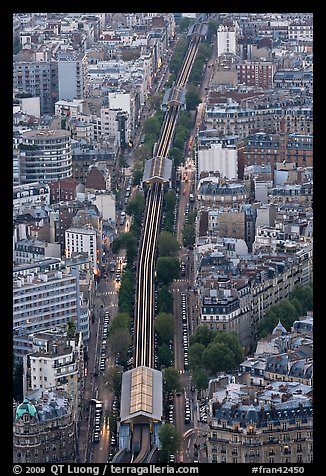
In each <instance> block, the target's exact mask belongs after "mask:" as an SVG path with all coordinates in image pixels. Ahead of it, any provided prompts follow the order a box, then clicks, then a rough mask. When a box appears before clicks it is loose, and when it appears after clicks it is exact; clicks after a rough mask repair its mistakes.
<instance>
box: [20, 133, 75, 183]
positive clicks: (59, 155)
mask: <svg viewBox="0 0 326 476" xmlns="http://www.w3.org/2000/svg"><path fill="white" fill-rule="evenodd" d="M19 148H20V179H21V183H23V184H24V183H33V182H51V181H54V180H58V179H62V178H68V177H71V176H72V156H71V143H70V133H69V132H68V131H64V130H47V131H39V130H37V131H27V132H24V133H23V134H22V142H21V144H20V146H19Z"/></svg>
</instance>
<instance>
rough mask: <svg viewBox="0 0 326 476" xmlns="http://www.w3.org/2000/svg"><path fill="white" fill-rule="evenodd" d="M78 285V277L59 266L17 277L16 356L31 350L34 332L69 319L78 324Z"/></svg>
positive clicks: (14, 298)
mask: <svg viewBox="0 0 326 476" xmlns="http://www.w3.org/2000/svg"><path fill="white" fill-rule="evenodd" d="M77 288H78V283H77V279H76V277H75V276H73V275H72V274H64V273H63V272H62V271H59V270H57V271H45V272H42V273H33V272H31V273H30V274H28V275H27V276H16V277H15V278H14V282H13V350H14V354H15V356H16V357H17V358H22V357H23V355H25V354H27V353H28V352H30V351H31V348H32V344H31V341H30V337H29V336H30V335H31V334H33V333H35V332H37V331H42V330H47V329H50V328H53V327H56V326H59V325H62V324H67V322H69V321H75V322H76V324H77V327H78V316H79V293H78V289H77Z"/></svg>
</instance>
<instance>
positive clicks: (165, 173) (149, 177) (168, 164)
mask: <svg viewBox="0 0 326 476" xmlns="http://www.w3.org/2000/svg"><path fill="white" fill-rule="evenodd" d="M163 160H164V167H163V170H162V173H161V175H155V174H154V175H153V174H152V168H153V164H154V161H155V158H153V159H149V160H146V162H145V168H144V175H143V182H147V181H155V179H156V180H157V181H163V182H168V181H169V180H170V178H171V172H172V160H171V159H163Z"/></svg>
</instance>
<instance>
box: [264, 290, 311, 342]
mask: <svg viewBox="0 0 326 476" xmlns="http://www.w3.org/2000/svg"><path fill="white" fill-rule="evenodd" d="M312 308H313V288H312V283H308V284H305V285H302V284H296V285H295V286H294V287H293V290H292V292H291V293H290V295H289V299H282V300H281V301H280V302H279V303H277V304H273V305H272V306H271V307H270V308H269V309H268V311H267V312H266V315H265V317H264V319H263V320H262V322H261V324H260V326H259V331H258V337H259V338H263V337H266V336H267V335H268V334H270V333H271V332H272V331H273V329H274V327H275V326H276V325H277V323H278V322H279V321H280V322H281V323H282V325H283V326H284V327H285V329H286V330H287V331H290V330H291V327H292V326H293V323H294V321H296V320H298V318H299V317H301V316H305V315H306V314H307V311H310V310H312Z"/></svg>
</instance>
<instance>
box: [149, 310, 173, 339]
mask: <svg viewBox="0 0 326 476" xmlns="http://www.w3.org/2000/svg"><path fill="white" fill-rule="evenodd" d="M154 329H155V331H156V332H157V334H158V336H159V339H160V342H165V343H168V342H169V341H170V340H171V339H173V335H174V317H173V316H172V314H167V313H165V312H161V313H160V314H158V315H157V316H156V318H155V321H154Z"/></svg>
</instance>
